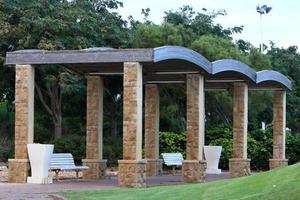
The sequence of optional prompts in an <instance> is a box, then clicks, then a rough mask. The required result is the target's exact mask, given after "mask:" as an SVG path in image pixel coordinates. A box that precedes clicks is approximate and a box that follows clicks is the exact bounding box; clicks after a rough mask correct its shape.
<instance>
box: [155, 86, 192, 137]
mask: <svg viewBox="0 0 300 200" xmlns="http://www.w3.org/2000/svg"><path fill="white" fill-rule="evenodd" d="M185 116H186V96H185V87H184V85H176V86H174V85H162V86H160V122H159V123H160V125H159V126H160V130H161V131H170V132H184V131H185V130H186V117H185Z"/></svg>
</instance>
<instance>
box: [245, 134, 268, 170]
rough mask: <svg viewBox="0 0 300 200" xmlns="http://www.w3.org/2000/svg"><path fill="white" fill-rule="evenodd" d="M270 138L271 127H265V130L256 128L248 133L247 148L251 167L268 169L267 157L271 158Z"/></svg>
mask: <svg viewBox="0 0 300 200" xmlns="http://www.w3.org/2000/svg"><path fill="white" fill-rule="evenodd" d="M272 138H273V137H272V129H266V130H265V131H263V130H260V129H257V130H254V131H252V132H250V133H249V134H248V139H247V143H248V145H247V150H248V158H250V159H251V168H252V169H254V170H266V169H268V167H269V159H270V158H272V151H273V147H272Z"/></svg>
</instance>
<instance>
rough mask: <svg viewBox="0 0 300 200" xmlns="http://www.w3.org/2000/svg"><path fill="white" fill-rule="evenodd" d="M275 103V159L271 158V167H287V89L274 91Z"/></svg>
mask: <svg viewBox="0 0 300 200" xmlns="http://www.w3.org/2000/svg"><path fill="white" fill-rule="evenodd" d="M273 101H274V105H273V159H270V161H269V166H270V169H274V168H277V167H285V166H287V165H288V160H287V159H286V158H285V128H286V91H275V92H274V100H273Z"/></svg>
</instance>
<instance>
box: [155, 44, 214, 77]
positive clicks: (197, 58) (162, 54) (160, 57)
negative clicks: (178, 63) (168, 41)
mask: <svg viewBox="0 0 300 200" xmlns="http://www.w3.org/2000/svg"><path fill="white" fill-rule="evenodd" d="M153 54H154V55H153V56H154V58H153V61H154V63H158V62H161V61H167V60H184V61H187V62H190V63H193V64H195V65H197V66H199V68H200V69H202V70H204V71H206V72H207V73H209V74H211V73H212V64H211V62H209V61H208V60H207V59H206V58H205V57H204V56H202V55H201V54H199V53H197V52H196V51H193V50H191V49H188V48H185V47H181V46H162V47H158V48H154V52H153Z"/></svg>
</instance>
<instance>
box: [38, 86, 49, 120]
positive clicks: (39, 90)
mask: <svg viewBox="0 0 300 200" xmlns="http://www.w3.org/2000/svg"><path fill="white" fill-rule="evenodd" d="M35 88H36V91H37V94H38V96H39V98H40V100H41V102H42V104H43V106H44V108H45V109H46V111H47V112H48V113H49V114H50V115H51V116H53V112H52V110H51V109H50V108H49V106H48V105H47V103H46V101H45V99H44V96H43V95H42V92H41V88H40V87H39V86H38V84H37V83H35Z"/></svg>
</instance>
